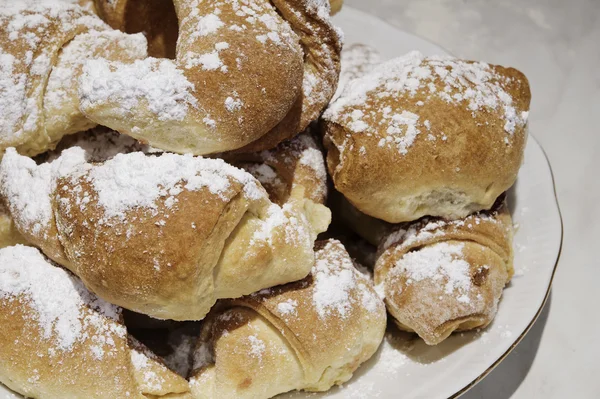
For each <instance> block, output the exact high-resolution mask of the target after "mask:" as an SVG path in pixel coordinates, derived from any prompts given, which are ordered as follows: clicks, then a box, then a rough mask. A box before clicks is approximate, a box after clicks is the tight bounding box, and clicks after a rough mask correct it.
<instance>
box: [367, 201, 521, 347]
mask: <svg viewBox="0 0 600 399" xmlns="http://www.w3.org/2000/svg"><path fill="white" fill-rule="evenodd" d="M512 237H513V225H512V220H511V217H510V213H509V212H508V208H507V206H506V204H505V203H504V202H503V201H502V199H500V200H499V201H498V203H497V204H496V205H495V206H494V208H493V209H492V210H491V211H483V212H480V213H476V214H473V215H471V216H468V217H466V218H464V219H459V220H454V221H444V220H441V219H428V218H425V219H422V220H420V221H417V222H414V223H408V224H403V225H399V226H398V227H397V229H396V231H394V232H393V233H391V234H390V235H389V236H388V237H387V238H386V239H385V241H384V242H383V243H382V244H381V245H380V247H379V257H378V259H377V262H376V264H375V284H377V285H378V286H381V287H382V288H383V291H384V293H385V303H386V305H387V309H388V311H389V313H390V314H391V315H392V317H393V318H394V321H395V322H396V324H397V325H398V326H399V327H400V328H401V329H403V330H406V331H414V332H416V333H417V334H418V335H419V336H420V337H421V338H423V340H424V341H425V342H426V343H427V344H429V345H436V344H438V343H440V342H442V341H443V340H445V339H446V338H447V337H448V336H449V335H450V334H451V333H452V332H454V331H465V330H471V329H474V328H482V327H486V326H487V325H488V324H489V323H490V322H491V321H492V320H493V319H494V317H495V315H496V312H497V310H498V303H499V301H500V297H501V296H502V291H503V289H504V286H505V285H506V284H508V282H509V281H510V279H511V277H512V275H513V273H514V269H513V250H512Z"/></svg>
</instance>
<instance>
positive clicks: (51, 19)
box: [0, 0, 108, 147]
mask: <svg viewBox="0 0 600 399" xmlns="http://www.w3.org/2000/svg"><path fill="white" fill-rule="evenodd" d="M0 26H2V33H0V43H1V44H0V46H1V47H0V50H1V51H0V109H1V110H2V114H3V115H2V118H0V146H1V147H8V146H16V145H21V144H26V142H27V140H29V139H30V137H29V136H30V135H31V134H35V133H36V132H37V129H38V128H39V124H40V123H41V121H42V112H41V111H42V110H41V109H40V104H42V101H41V99H42V96H43V95H44V90H45V87H44V84H43V83H44V82H45V78H46V77H47V76H48V75H49V74H50V71H51V69H52V61H53V59H54V57H55V55H56V54H51V53H50V52H51V51H55V50H57V48H55V47H57V46H53V45H52V44H54V42H56V41H59V40H63V39H61V38H63V37H65V36H66V37H68V35H69V33H70V32H74V31H76V30H78V29H79V30H85V29H89V30H93V29H98V30H102V29H106V28H108V26H107V25H106V24H104V22H102V21H101V20H100V19H99V18H98V17H96V16H94V15H92V14H91V13H89V12H88V11H86V10H84V9H83V8H81V7H79V6H77V5H76V4H70V3H68V2H66V1H60V0H23V1H12V2H9V1H5V2H3V3H2V7H1V8H0ZM54 29H58V33H54V32H53V30H54ZM66 37H65V39H66ZM44 43H47V45H44Z"/></svg>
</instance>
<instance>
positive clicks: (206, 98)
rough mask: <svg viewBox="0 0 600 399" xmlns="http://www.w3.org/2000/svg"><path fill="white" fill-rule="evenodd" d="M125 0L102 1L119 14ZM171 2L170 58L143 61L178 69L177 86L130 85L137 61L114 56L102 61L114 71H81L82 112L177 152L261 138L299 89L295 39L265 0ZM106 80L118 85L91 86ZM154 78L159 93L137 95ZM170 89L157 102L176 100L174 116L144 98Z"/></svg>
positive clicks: (224, 147)
mask: <svg viewBox="0 0 600 399" xmlns="http://www.w3.org/2000/svg"><path fill="white" fill-rule="evenodd" d="M128 3H136V2H131V1H127V0H124V1H121V2H116V3H114V4H112V3H111V4H110V5H108V6H107V7H108V8H110V7H111V6H113V5H114V6H115V7H116V14H117V17H116V18H117V20H118V19H119V18H120V17H121V18H125V17H126V15H125V12H124V11H123V10H127V8H128V7H129V6H128V5H127V4H128ZM173 3H174V5H175V11H176V13H177V16H178V22H179V38H178V42H177V43H178V44H177V54H176V59H175V62H171V61H170V60H164V59H163V60H155V59H154V60H147V61H146V62H145V63H144V66H145V67H146V68H148V69H149V70H151V71H155V72H156V71H157V70H158V69H159V68H168V69H169V70H170V71H172V72H169V73H173V74H175V75H177V76H178V79H179V80H178V81H179V82H180V85H179V86H178V88H179V90H180V91H179V92H177V93H175V94H174V92H173V91H170V89H168V88H166V86H161V84H160V83H157V82H156V81H153V80H152V79H150V78H148V79H150V80H149V81H147V82H146V81H143V82H142V83H140V84H139V88H142V90H137V89H132V90H130V89H131V82H132V79H130V78H129V77H128V76H127V75H128V74H130V73H136V71H137V72H139V71H140V70H142V68H141V67H133V69H131V68H130V67H129V66H126V65H120V64H118V63H112V64H108V68H109V69H110V71H112V73H102V74H96V75H95V74H94V73H93V70H90V71H88V72H90V73H88V74H84V77H83V78H82V90H81V92H80V94H81V96H82V108H83V110H84V112H85V113H86V115H88V117H90V118H91V119H93V120H95V121H96V122H98V123H100V124H103V125H106V126H109V127H111V128H113V129H115V130H117V131H119V132H121V133H125V134H129V135H131V136H133V137H136V138H138V139H140V140H142V141H146V142H149V143H150V144H151V145H153V146H155V147H157V148H161V149H164V150H170V151H174V152H180V153H190V152H191V153H195V154H208V153H214V152H220V151H226V150H233V149H236V148H240V147H242V146H244V145H246V144H249V143H250V142H252V141H255V140H257V139H258V138H260V137H262V136H263V135H264V134H265V133H266V132H267V131H269V130H270V129H271V128H273V126H275V125H277V124H278V123H279V122H280V121H281V120H282V119H284V117H285V116H286V114H287V113H288V111H289V110H290V109H291V108H292V105H293V104H294V103H295V102H296V99H297V98H298V96H299V94H300V91H301V87H302V75H303V66H302V48H301V46H300V43H299V38H298V37H297V35H296V34H295V33H294V31H293V30H292V29H291V28H290V27H289V25H288V24H287V23H286V22H285V20H284V19H283V18H281V16H280V15H279V14H278V13H277V12H276V10H275V8H274V7H273V6H272V5H271V4H270V3H269V2H268V1H265V0H251V1H249V2H248V4H247V6H244V7H240V5H239V4H238V3H235V2H228V1H211V2H206V1H202V2H199V1H174V2H173ZM107 7H105V8H107ZM121 22H122V21H121ZM122 23H124V22H122ZM113 25H114V24H113ZM128 68H129V69H128ZM124 71H126V72H124ZM161 71H162V70H161ZM148 73H151V72H148ZM160 73H161V74H163V75H164V73H165V72H164V71H163V72H160ZM137 78H139V79H142V80H143V79H145V78H146V77H140V76H137ZM106 79H113V80H114V81H118V82H119V84H121V85H122V86H123V87H122V90H120V91H118V92H114V93H110V94H107V95H99V93H98V92H97V91H94V89H95V87H96V86H97V85H98V84H100V85H102V83H99V82H103V81H105V80H106ZM174 81H175V80H171V81H170V83H166V85H170V84H171V83H172V82H174ZM152 85H154V86H156V89H157V90H163V89H165V90H166V91H165V93H164V95H161V96H159V97H161V98H156V97H152V96H153V94H152V93H145V94H144V95H141V96H140V94H139V92H140V91H143V88H145V87H148V86H152ZM113 86H114V85H113ZM100 94H101V93H100ZM170 96H172V99H170V100H169V101H166V102H162V103H161V106H162V105H165V104H167V103H168V104H170V105H173V104H178V105H179V109H180V110H181V112H179V113H177V115H173V113H171V112H169V111H165V112H162V111H161V107H160V106H157V105H156V104H148V100H149V99H150V97H152V100H150V101H153V100H156V101H162V100H164V99H165V98H167V97H170ZM136 97H137V98H138V99H139V100H138V101H137V103H136V104H135V105H134V107H133V109H131V108H130V107H123V104H122V102H123V101H125V99H126V98H136Z"/></svg>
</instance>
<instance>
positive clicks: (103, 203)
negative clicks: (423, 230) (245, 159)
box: [0, 147, 330, 320]
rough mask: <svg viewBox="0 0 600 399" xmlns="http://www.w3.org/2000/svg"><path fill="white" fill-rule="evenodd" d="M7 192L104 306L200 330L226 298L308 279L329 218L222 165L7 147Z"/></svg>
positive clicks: (0, 186)
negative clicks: (34, 153) (33, 153)
mask: <svg viewBox="0 0 600 399" xmlns="http://www.w3.org/2000/svg"><path fill="white" fill-rule="evenodd" d="M0 191H1V194H2V196H3V198H4V200H5V202H6V204H7V206H8V209H9V211H10V213H11V216H12V217H13V219H14V221H15V224H16V226H17V229H18V230H19V232H21V233H22V234H23V236H24V237H25V238H26V239H27V240H28V241H29V242H31V243H32V244H34V245H35V246H37V247H39V248H40V249H41V250H42V251H43V252H44V253H45V254H46V255H47V256H48V257H50V258H51V259H52V260H54V261H55V262H57V263H59V264H60V265H63V266H65V267H66V268H68V269H69V270H71V271H72V272H73V273H74V274H76V275H77V276H79V277H80V278H81V279H82V280H83V282H84V284H85V285H86V286H87V287H88V288H89V289H90V290H91V291H92V292H94V293H95V294H97V295H98V296H100V297H101V298H103V299H105V300H106V301H109V302H111V303H114V304H116V305H119V306H122V307H124V308H127V309H129V310H133V311H136V312H139V313H143V314H147V315H149V316H152V317H154V318H159V319H174V320H199V319H201V318H203V317H204V316H205V315H206V313H207V312H208V310H209V309H210V307H211V306H212V305H213V304H214V303H215V301H216V300H217V299H218V298H230V297H239V296H242V295H246V294H250V293H252V292H255V291H258V290H260V289H263V288H266V287H271V286H274V285H278V284H285V283H288V282H290V281H296V280H299V279H302V278H304V277H305V276H306V275H307V274H308V273H309V271H310V268H311V267H312V264H313V261H314V254H313V244H314V241H315V239H316V237H317V234H318V233H320V232H322V231H324V230H326V229H327V226H328V224H329V220H330V213H329V210H328V209H327V208H325V207H324V206H323V205H320V204H315V203H314V202H312V201H310V200H308V199H306V198H305V197H304V196H303V193H302V190H299V191H298V192H296V193H295V194H294V196H293V197H291V198H290V199H289V200H288V201H287V202H286V204H285V205H283V206H279V205H276V204H274V203H272V202H271V201H270V200H269V198H268V195H267V193H266V192H265V191H264V189H263V188H262V187H261V186H260V183H259V182H258V181H257V180H256V179H254V178H253V177H252V176H251V175H250V174H248V173H246V172H244V171H242V170H240V169H237V168H235V167H233V166H230V165H228V164H226V163H225V162H223V161H222V160H216V159H202V158H197V157H192V156H191V155H176V154H162V155H160V156H149V155H145V154H143V153H140V152H136V153H130V154H118V155H116V156H115V157H113V158H112V159H110V160H108V161H106V162H103V163H97V164H92V163H89V162H87V161H86V155H85V152H84V151H83V150H82V149H81V148H78V147H74V148H70V149H67V150H65V151H63V153H62V155H61V156H60V157H59V158H58V159H56V160H54V161H52V162H50V163H44V164H41V165H37V164H36V163H35V162H34V161H33V160H31V159H30V158H27V157H24V156H21V155H18V154H17V153H16V151H15V150H14V149H8V150H7V152H6V154H5V156H4V158H3V160H2V164H1V165H0Z"/></svg>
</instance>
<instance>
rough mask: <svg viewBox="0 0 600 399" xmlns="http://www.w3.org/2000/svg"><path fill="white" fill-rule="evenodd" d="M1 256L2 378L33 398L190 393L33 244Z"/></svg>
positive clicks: (109, 309)
mask: <svg viewBox="0 0 600 399" xmlns="http://www.w3.org/2000/svg"><path fill="white" fill-rule="evenodd" d="M0 258H2V261H3V262H2V264H1V265H0V275H4V277H3V279H4V280H3V283H2V284H1V285H0V293H1V295H0V321H1V322H2V326H3V328H2V330H1V331H0V381H1V382H2V383H4V384H6V385H7V386H8V387H10V388H11V389H13V390H15V391H17V392H19V393H21V394H23V395H25V396H27V397H32V398H39V399H52V398H57V399H58V398H65V397H73V398H75V397H86V398H97V399H103V398H109V397H110V398H125V397H130V398H138V399H143V398H147V397H150V395H154V396H151V397H156V398H159V397H169V398H181V399H184V398H189V385H188V383H187V381H186V380H184V379H183V378H181V377H179V376H177V375H176V374H175V373H173V372H171V371H169V370H168V369H167V368H166V367H165V366H164V365H162V364H161V363H160V361H158V359H157V358H156V357H155V356H153V355H152V354H151V353H149V352H148V351H147V349H145V348H144V347H143V346H141V345H140V344H137V343H135V342H134V341H132V339H131V338H130V337H129V336H128V335H127V330H126V329H125V327H124V326H123V325H122V324H121V322H120V320H119V315H120V313H119V312H120V311H119V309H118V308H116V307H114V306H112V305H110V304H107V303H104V302H103V301H101V300H99V299H98V298H96V297H94V296H93V294H90V293H89V292H88V291H87V290H85V288H84V287H83V285H82V284H81V282H80V281H78V280H77V279H76V278H74V277H73V276H70V275H69V274H68V272H66V271H64V270H62V269H59V268H58V267H56V266H54V265H52V264H51V263H49V262H47V261H46V260H45V259H44V258H43V256H42V255H41V253H39V252H38V251H37V250H36V249H34V248H28V247H22V246H18V247H9V248H4V249H2V250H0ZM5 273H9V274H10V275H11V276H12V278H11V279H9V278H8V277H7V276H6V275H5ZM46 276H47V279H48V281H45V280H44V277H46ZM36 280H37V283H36ZM49 281H51V282H52V284H49V285H48V286H47V287H44V286H45V285H46V283H47V282H49ZM13 282H17V284H13ZM43 302H46V303H43ZM53 306H59V307H60V308H59V309H55V308H53ZM149 373H151V374H149ZM99 377H100V378H99Z"/></svg>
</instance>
